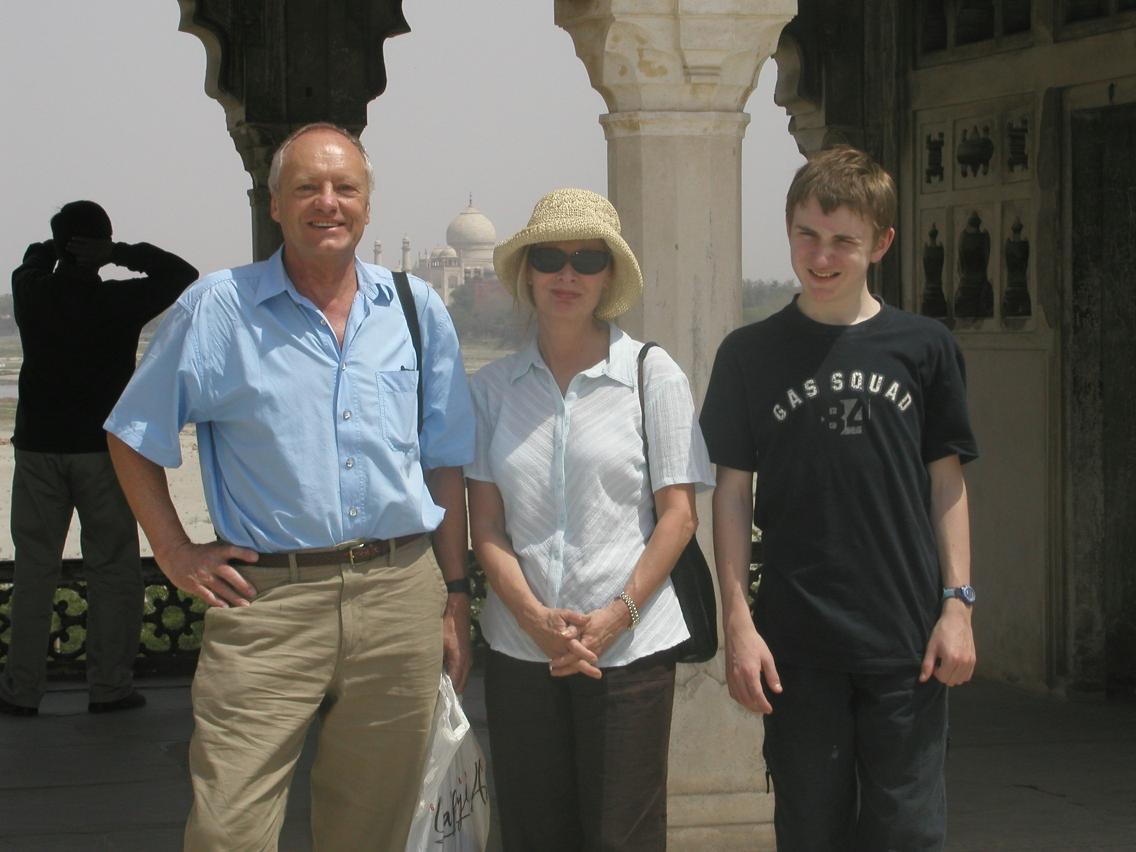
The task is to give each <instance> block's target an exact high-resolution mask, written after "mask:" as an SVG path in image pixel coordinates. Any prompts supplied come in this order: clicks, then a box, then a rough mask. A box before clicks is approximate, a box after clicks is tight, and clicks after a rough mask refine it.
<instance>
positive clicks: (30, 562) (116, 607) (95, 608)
mask: <svg viewBox="0 0 1136 852" xmlns="http://www.w3.org/2000/svg"><path fill="white" fill-rule="evenodd" d="M15 456H16V468H15V473H14V474H13V477H12V541H13V543H14V544H15V546H16V576H15V584H14V587H13V595H12V632H11V641H10V643H9V647H8V662H7V665H6V666H5V668H4V674H3V676H2V677H0V698H3V699H4V700H6V701H8V702H10V703H12V704H16V705H19V706H23V707H36V706H37V705H38V704H39V701H40V698H41V697H42V696H43V692H44V688H45V675H46V667H47V654H46V650H47V649H46V640H47V636H48V631H49V629H50V626H51V617H52V601H53V599H54V597H55V590H56V587H57V586H58V584H59V575H60V572H61V568H62V556H63V547H64V543H65V541H66V538H67V529H68V527H69V526H70V524H71V517H72V514H73V513H74V512H75V511H78V513H79V523H80V525H81V527H82V534H81V537H80V546H81V548H82V552H83V567H84V571H85V575H86V579H87V605H88V609H87V636H86V651H87V682H88V685H89V691H90V699H91V701H92V702H106V701H117V700H118V699H120V698H123V697H125V696H127V695H129V694H130V693H131V690H132V683H133V679H132V678H133V675H132V666H133V662H134V658H135V657H136V656H137V655H138V637H139V634H140V631H141V627H142V574H141V567H140V563H139V558H138V527H137V525H136V524H135V521H134V516H133V515H132V514H131V512H130V507H129V506H127V504H126V498H125V497H124V496H123V494H122V489H121V488H119V485H118V480H117V479H116V478H115V475H114V470H113V469H112V467H111V463H110V456H109V454H108V453H36V452H28V451H26V450H18V449H17V450H16V452H15Z"/></svg>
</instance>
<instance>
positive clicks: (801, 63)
mask: <svg viewBox="0 0 1136 852" xmlns="http://www.w3.org/2000/svg"><path fill="white" fill-rule="evenodd" d="M792 26H793V24H792V22H791V23H790V24H789V25H788V26H786V27H785V29H784V30H782V31H781V39H780V41H779V42H778V43H777V51H776V52H775V53H774V54H773V61H774V62H776V63H777V85H776V86H775V88H774V90H773V102H774V103H775V104H777V105H778V106H779V107H783V108H784V109H785V111H786V112H787V113H788V114H789V133H791V134H792V136H793V138H794V139H795V140H796V141H797V149H798V150H799V151H800V152H801V153H802V154H806V155H807V154H811V153H813V152H814V151H819V150H821V149H822V148H824V147H825V144H826V142H827V132H828V128H826V127H825V121H824V103H823V94H822V91H821V83H820V78H821V74H822V73H823V71H822V69H821V68H820V67H819V63H816V62H815V61H814V62H810V59H809V53H808V52H807V51H806V49H805V44H804V43H803V42H802V40H801V38H800V37H799V36H798V35H797V34H796V33H794V32H793V30H792Z"/></svg>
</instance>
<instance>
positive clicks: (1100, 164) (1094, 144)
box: [1066, 104, 1136, 697]
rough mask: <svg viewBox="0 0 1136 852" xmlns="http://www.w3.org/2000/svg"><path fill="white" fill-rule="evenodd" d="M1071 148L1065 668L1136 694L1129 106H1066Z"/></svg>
mask: <svg viewBox="0 0 1136 852" xmlns="http://www.w3.org/2000/svg"><path fill="white" fill-rule="evenodd" d="M1072 148H1073V150H1072V152H1071V153H1072V177H1073V186H1072V213H1073V223H1072V224H1073V256H1072V262H1073V282H1072V283H1073V287H1072V290H1073V292H1072V305H1071V315H1070V316H1071V324H1070V326H1069V329H1070V332H1071V339H1070V341H1069V343H1070V346H1069V348H1068V350H1067V357H1068V361H1067V363H1068V364H1070V369H1069V372H1068V373H1067V376H1068V378H1069V390H1068V395H1067V398H1066V399H1067V404H1068V411H1069V415H1070V416H1069V418H1068V420H1067V422H1068V424H1069V426H1070V429H1069V438H1068V440H1069V443H1068V450H1069V456H1068V458H1069V460H1070V470H1069V482H1070V485H1071V489H1072V495H1071V496H1072V508H1073V517H1072V525H1071V530H1072V535H1073V557H1074V558H1073V571H1074V577H1073V584H1072V591H1073V610H1072V611H1071V613H1070V615H1071V616H1072V618H1071V621H1072V624H1073V636H1072V637H1071V638H1072V640H1073V655H1074V660H1073V670H1074V671H1073V674H1074V679H1075V680H1079V681H1081V685H1083V686H1088V687H1090V688H1095V689H1100V688H1102V687H1103V688H1104V689H1105V690H1106V691H1107V692H1108V693H1109V695H1111V696H1115V697H1122V696H1124V697H1136V104H1127V105H1122V106H1113V107H1105V108H1100V109H1092V110H1083V111H1077V112H1074V113H1073V114H1072ZM1094 609H1095V612H1093V610H1094Z"/></svg>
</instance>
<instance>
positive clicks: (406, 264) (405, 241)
mask: <svg viewBox="0 0 1136 852" xmlns="http://www.w3.org/2000/svg"><path fill="white" fill-rule="evenodd" d="M402 271H403V272H409V271H410V237H408V236H407V235H406V234H403V235H402Z"/></svg>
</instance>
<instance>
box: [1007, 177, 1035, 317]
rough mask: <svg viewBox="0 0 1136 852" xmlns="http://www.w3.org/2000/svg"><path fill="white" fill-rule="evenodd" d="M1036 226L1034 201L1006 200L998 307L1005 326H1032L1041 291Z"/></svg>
mask: <svg viewBox="0 0 1136 852" xmlns="http://www.w3.org/2000/svg"><path fill="white" fill-rule="evenodd" d="M1034 230H1035V229H1034V215H1033V205H1032V204H1030V202H1029V201H1028V200H1025V199H1021V200H1019V199H1011V200H1009V201H1004V202H1002V217H1001V230H1000V231H999V242H1000V246H1001V254H1002V257H1001V267H1000V269H999V275H998V284H999V285H1000V286H999V287H998V291H999V292H998V309H997V310H998V314H999V316H1000V317H1001V318H1002V325H1003V327H1005V328H1007V329H1011V330H1015V331H1017V330H1022V329H1026V328H1029V327H1032V321H1031V320H1032V317H1033V305H1034V303H1035V301H1036V298H1035V294H1036V292H1037V285H1036V284H1035V282H1034V277H1035V276H1034V274H1033V269H1034V265H1035V263H1036V260H1035V255H1034V250H1033V244H1034V243H1035V242H1036V241H1035V239H1034V236H1033V234H1034Z"/></svg>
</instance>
